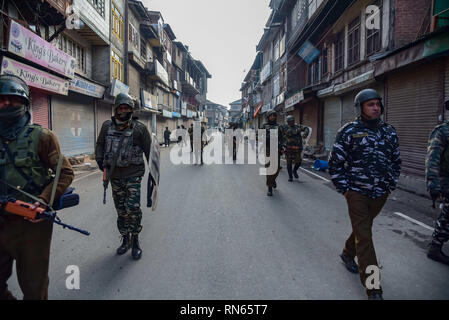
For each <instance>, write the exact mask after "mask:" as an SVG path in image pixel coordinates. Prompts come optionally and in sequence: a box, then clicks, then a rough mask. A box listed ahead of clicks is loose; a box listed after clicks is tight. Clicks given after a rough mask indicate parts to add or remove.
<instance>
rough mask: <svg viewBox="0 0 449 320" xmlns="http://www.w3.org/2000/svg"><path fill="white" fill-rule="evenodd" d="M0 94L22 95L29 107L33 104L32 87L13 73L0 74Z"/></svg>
mask: <svg viewBox="0 0 449 320" xmlns="http://www.w3.org/2000/svg"><path fill="white" fill-rule="evenodd" d="M0 95H2V96H4V95H5V96H6V95H8V96H17V97H21V98H23V99H24V100H25V105H26V107H27V108H29V106H30V105H31V96H30V88H29V87H28V85H27V84H26V82H25V81H23V80H22V79H20V78H19V77H18V76H15V75H12V74H2V75H0Z"/></svg>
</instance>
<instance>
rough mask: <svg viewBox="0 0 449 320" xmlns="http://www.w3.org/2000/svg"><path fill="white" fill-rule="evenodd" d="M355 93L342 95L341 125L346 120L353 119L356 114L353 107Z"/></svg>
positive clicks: (346, 121) (350, 120)
mask: <svg viewBox="0 0 449 320" xmlns="http://www.w3.org/2000/svg"><path fill="white" fill-rule="evenodd" d="M354 99H355V94H354V93H351V94H348V95H345V96H344V97H343V116H342V121H341V125H342V126H344V125H345V124H346V123H348V122H352V121H354V119H355V118H356V117H357V116H358V114H357V113H356V109H355V108H354Z"/></svg>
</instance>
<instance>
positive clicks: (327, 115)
mask: <svg viewBox="0 0 449 320" xmlns="http://www.w3.org/2000/svg"><path fill="white" fill-rule="evenodd" d="M340 127H341V125H340V99H339V98H328V99H326V100H325V101H324V127H323V131H324V146H325V148H326V150H327V151H330V150H331V149H332V146H333V145H334V142H335V137H336V135H337V132H338V130H339V129H340Z"/></svg>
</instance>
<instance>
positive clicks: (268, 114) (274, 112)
mask: <svg viewBox="0 0 449 320" xmlns="http://www.w3.org/2000/svg"><path fill="white" fill-rule="evenodd" d="M272 114H274V115H275V116H276V117H277V113H276V111H274V110H270V111H268V112H267V118H269V117H270V116H271V115H272Z"/></svg>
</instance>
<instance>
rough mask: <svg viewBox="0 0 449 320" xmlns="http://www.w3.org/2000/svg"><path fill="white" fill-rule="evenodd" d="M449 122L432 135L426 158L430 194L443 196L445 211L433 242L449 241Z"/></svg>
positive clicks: (439, 220)
mask: <svg viewBox="0 0 449 320" xmlns="http://www.w3.org/2000/svg"><path fill="white" fill-rule="evenodd" d="M448 146H449V121H446V122H444V123H443V124H441V125H439V126H437V127H436V128H435V129H434V130H433V132H432V133H431V135H430V138H429V145H428V149H427V157H426V182H427V188H428V190H429V191H430V192H435V193H437V192H439V193H441V194H442V195H443V209H442V210H441V214H440V216H439V218H438V220H437V222H436V224H435V231H434V233H433V235H432V242H434V243H435V244H439V245H441V244H444V243H446V242H447V241H448V240H449V148H448Z"/></svg>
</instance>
